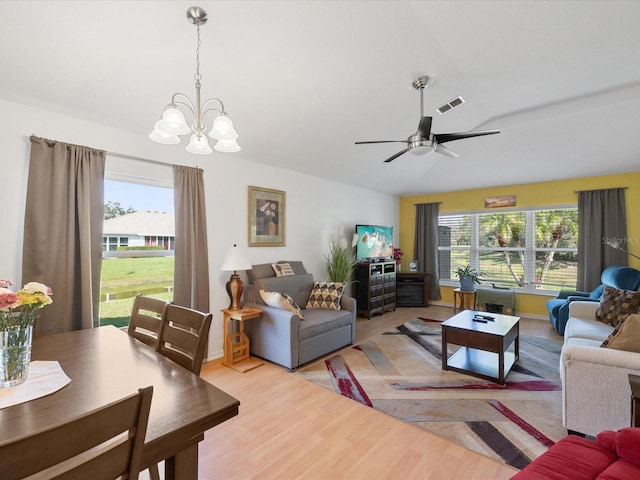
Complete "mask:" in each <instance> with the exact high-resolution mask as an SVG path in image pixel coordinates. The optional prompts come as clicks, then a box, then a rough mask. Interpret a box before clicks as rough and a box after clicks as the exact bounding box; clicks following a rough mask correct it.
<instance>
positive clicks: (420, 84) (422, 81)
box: [356, 76, 500, 163]
mask: <svg viewBox="0 0 640 480" xmlns="http://www.w3.org/2000/svg"><path fill="white" fill-rule="evenodd" d="M431 80H432V78H431V77H427V76H422V77H419V78H417V79H416V80H415V81H414V82H413V88H415V89H416V90H420V123H419V124H418V130H417V131H416V133H414V134H413V135H411V136H410V137H409V138H407V139H406V140H378V141H370V142H356V145H364V144H367V143H406V144H407V148H405V149H404V150H401V151H399V152H398V153H396V154H394V155H392V156H390V157H389V158H387V159H386V160H385V163H389V162H391V161H393V160H395V159H396V158H398V157H399V156H400V155H402V154H404V153H407V152H411V153H413V154H415V155H420V154H426V153H431V152H434V151H435V152H438V153H441V154H442V155H446V156H448V157H451V158H456V157H458V154H457V153H456V152H454V151H453V150H451V149H450V148H447V147H445V146H444V145H443V143H446V142H453V141H454V140H462V139H464V138H471V137H480V136H483V135H493V134H495V133H500V130H477V131H475V132H460V133H431V120H432V117H425V116H424V104H423V91H424V89H425V87H428V86H429V85H430V84H431Z"/></svg>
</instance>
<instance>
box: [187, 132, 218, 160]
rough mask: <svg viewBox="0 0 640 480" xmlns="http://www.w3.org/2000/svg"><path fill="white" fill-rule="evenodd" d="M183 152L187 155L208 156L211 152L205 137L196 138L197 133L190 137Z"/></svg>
mask: <svg viewBox="0 0 640 480" xmlns="http://www.w3.org/2000/svg"><path fill="white" fill-rule="evenodd" d="M185 150H186V151H187V152H189V153H195V154H196V155H208V154H209V153H211V152H213V150H211V147H210V146H209V142H208V141H207V137H205V136H204V135H200V136H198V134H197V133H194V134H193V135H191V140H190V141H189V145H187V146H186V148H185Z"/></svg>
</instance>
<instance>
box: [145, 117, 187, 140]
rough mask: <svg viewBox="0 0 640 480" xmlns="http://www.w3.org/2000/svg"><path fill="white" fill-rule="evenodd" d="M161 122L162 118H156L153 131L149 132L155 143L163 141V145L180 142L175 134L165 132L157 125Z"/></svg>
mask: <svg viewBox="0 0 640 480" xmlns="http://www.w3.org/2000/svg"><path fill="white" fill-rule="evenodd" d="M161 122H162V120H158V121H157V122H156V125H155V127H154V129H153V132H151V133H150V134H149V138H150V139H151V140H153V141H154V142H156V143H163V144H165V145H175V144H176V143H180V139H179V138H178V137H177V136H176V135H174V134H171V133H167V132H165V131H164V130H162V129H161V128H160V127H159V126H158V124H159V123H161Z"/></svg>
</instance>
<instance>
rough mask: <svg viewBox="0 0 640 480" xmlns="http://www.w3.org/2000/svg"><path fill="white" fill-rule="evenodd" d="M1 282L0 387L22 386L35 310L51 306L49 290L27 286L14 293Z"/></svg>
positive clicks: (34, 284)
mask: <svg viewBox="0 0 640 480" xmlns="http://www.w3.org/2000/svg"><path fill="white" fill-rule="evenodd" d="M11 285H13V283H12V282H11V281H9V280H0V387H12V386H14V385H18V384H20V383H23V382H24V381H25V380H26V379H27V375H28V373H29V362H30V361H31V340H32V338H33V324H34V323H35V321H36V316H37V314H38V310H39V309H41V308H43V307H44V306H46V305H49V304H50V303H52V302H53V300H52V299H51V295H52V292H51V288H49V287H47V286H46V285H45V284H43V283H38V282H29V283H27V284H26V285H25V286H24V287H22V289H21V290H18V291H17V292H15V293H14V292H13V291H11V289H10V288H9V287H10V286H11Z"/></svg>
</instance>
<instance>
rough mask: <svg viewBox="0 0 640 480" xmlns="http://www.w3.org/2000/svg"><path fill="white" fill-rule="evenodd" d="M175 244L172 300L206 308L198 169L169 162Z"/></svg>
mask: <svg viewBox="0 0 640 480" xmlns="http://www.w3.org/2000/svg"><path fill="white" fill-rule="evenodd" d="M173 177H174V185H173V188H174V196H175V200H174V204H175V215H176V216H175V218H176V220H175V221H176V246H175V267H174V283H173V286H174V293H173V301H174V303H176V304H177V305H181V306H183V307H189V308H193V309H195V310H198V311H200V312H209V256H208V253H207V252H208V250H207V220H206V218H207V215H206V209H205V202H204V180H203V176H202V169H199V168H192V167H185V166H181V165H174V166H173Z"/></svg>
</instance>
